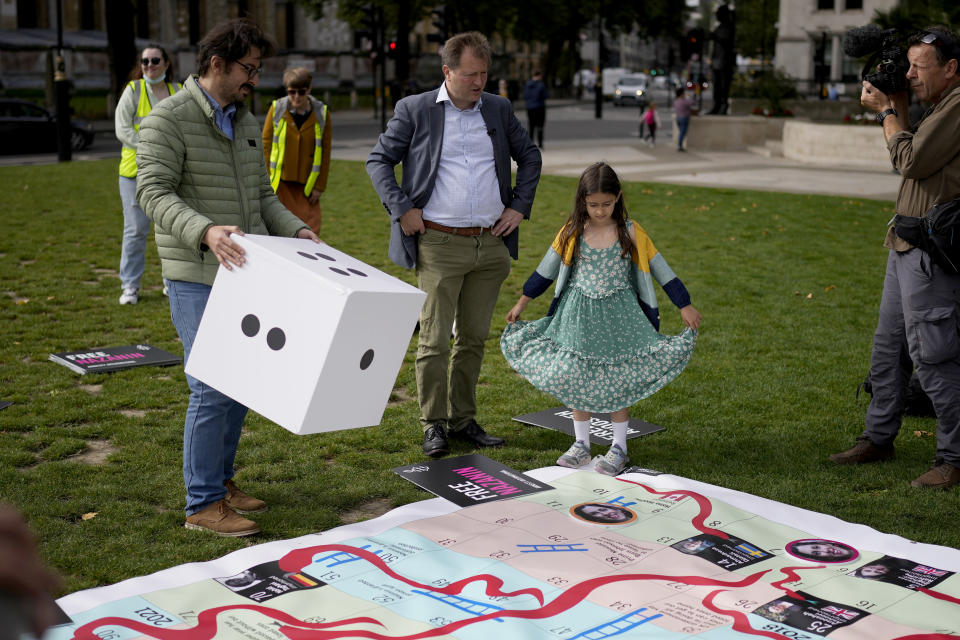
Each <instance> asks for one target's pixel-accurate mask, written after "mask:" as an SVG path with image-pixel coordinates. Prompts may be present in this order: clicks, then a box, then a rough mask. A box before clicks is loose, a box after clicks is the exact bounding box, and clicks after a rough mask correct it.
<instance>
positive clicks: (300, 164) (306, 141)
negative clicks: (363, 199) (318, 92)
mask: <svg viewBox="0 0 960 640" xmlns="http://www.w3.org/2000/svg"><path fill="white" fill-rule="evenodd" d="M283 118H284V120H286V121H287V129H286V131H287V133H286V136H287V140H286V145H285V149H284V157H283V169H282V170H281V173H280V179H281V180H284V181H287V182H297V183H300V184H301V185H305V184H307V178H309V177H310V168H311V167H312V166H313V147H314V142H315V140H316V137H315V136H314V133H313V127H314V125H315V124H316V123H317V114H316V111H315V110H314V111H312V112H310V117H308V118H307V120H306V122H304V123H303V126H302V127H300V128H299V129H297V125H296V124H295V123H294V121H293V116H292V115H290V112H289V111H287V112H286V113H285V114H283ZM262 138H263V153H264V157H265V159H266V162H267V167H269V166H270V148H271V147H272V146H273V105H270V109H269V110H268V111H267V120H266V122H265V123H264V124H263V136H262ZM330 139H331V138H330V109H329V108H327V120H326V122H325V123H324V126H323V140H322V141H321V145H322V147H323V159H322V160H321V161H320V175H319V176H317V184H316V185H315V187H314V188H315V189H319V190H320V191H326V190H327V176H328V174H329V173H330Z"/></svg>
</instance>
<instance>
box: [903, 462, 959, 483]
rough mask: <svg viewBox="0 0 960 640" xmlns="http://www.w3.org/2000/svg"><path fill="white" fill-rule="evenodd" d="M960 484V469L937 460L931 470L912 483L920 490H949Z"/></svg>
mask: <svg viewBox="0 0 960 640" xmlns="http://www.w3.org/2000/svg"><path fill="white" fill-rule="evenodd" d="M957 483H960V469H958V468H956V467H955V466H953V465H952V464H950V463H949V462H944V461H943V460H939V459H938V460H937V461H936V462H934V463H933V466H932V467H930V470H929V471H927V472H926V473H925V474H923V475H922V476H920V477H919V478H917V479H916V480H914V481H912V482H911V483H910V486H911V487H917V488H918V489H949V488H950V487H952V486H954V485H955V484H957Z"/></svg>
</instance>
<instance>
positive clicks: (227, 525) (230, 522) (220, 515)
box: [183, 498, 260, 538]
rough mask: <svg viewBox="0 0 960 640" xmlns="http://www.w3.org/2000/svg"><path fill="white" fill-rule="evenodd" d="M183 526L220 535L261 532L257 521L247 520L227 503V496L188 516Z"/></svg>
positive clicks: (236, 535) (234, 535) (238, 535)
mask: <svg viewBox="0 0 960 640" xmlns="http://www.w3.org/2000/svg"><path fill="white" fill-rule="evenodd" d="M183 526H184V527H186V528H187V529H194V530H197V531H212V532H213V533H215V534H217V535H218V536H228V537H231V538H239V537H240V536H250V535H253V534H255V533H260V527H258V526H257V523H256V522H253V521H252V520H247V519H246V518H244V517H243V516H241V515H239V514H238V513H237V512H236V511H234V510H233V509H231V508H230V507H229V506H228V505H227V500H226V498H224V499H223V500H218V501H217V502H214V503H213V504H208V505H207V506H206V507H204V508H203V509H201V510H200V511H197V512H196V513H195V514H193V515H192V516H187V521H186V522H185V523H184V525H183Z"/></svg>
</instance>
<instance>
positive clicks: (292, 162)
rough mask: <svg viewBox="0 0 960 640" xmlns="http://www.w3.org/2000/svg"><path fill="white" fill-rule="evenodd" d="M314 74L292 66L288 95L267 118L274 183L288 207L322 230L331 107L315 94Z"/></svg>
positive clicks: (268, 154) (268, 156)
mask: <svg viewBox="0 0 960 640" xmlns="http://www.w3.org/2000/svg"><path fill="white" fill-rule="evenodd" d="M312 84H313V76H312V75H311V74H310V72H309V71H308V70H306V69H304V68H303V67H294V68H291V69H287V70H286V71H285V72H284V73H283V85H284V86H285V87H286V89H287V97H285V98H280V99H279V100H275V101H274V102H273V104H272V105H270V109H269V110H268V111H267V119H266V122H264V124H263V153H264V156H265V158H266V162H267V170H268V171H269V173H270V186H272V187H273V190H274V191H276V192H277V197H278V198H280V202H282V203H283V204H284V206H285V207H287V209H289V210H290V211H292V212H293V213H294V214H296V216H297V217H298V218H300V219H301V220H303V221H304V222H306V223H307V224H308V225H310V227H311V228H312V229H313V230H314V232H315V233H320V196H321V195H322V194H323V192H324V191H325V190H326V188H327V176H328V175H329V173H330V109H328V108H327V105H325V104H324V103H323V102H321V101H320V100H317V99H316V98H314V97H313V96H311V95H310V88H311V85H312Z"/></svg>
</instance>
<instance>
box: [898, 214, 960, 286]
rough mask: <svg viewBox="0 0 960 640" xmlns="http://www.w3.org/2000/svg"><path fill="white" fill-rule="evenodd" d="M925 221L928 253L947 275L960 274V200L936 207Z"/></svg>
mask: <svg viewBox="0 0 960 640" xmlns="http://www.w3.org/2000/svg"><path fill="white" fill-rule="evenodd" d="M923 221H924V227H925V228H926V231H927V240H928V245H929V248H928V249H927V253H929V254H930V257H931V258H933V261H934V262H936V263H937V264H938V265H940V268H941V269H943V270H944V271H946V272H947V273H952V274H958V273H960V200H950V201H949V202H944V203H942V204H938V205H935V206H934V207H933V208H932V209H930V211H927V215H926V217H924V218H923ZM908 242H909V240H908Z"/></svg>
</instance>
